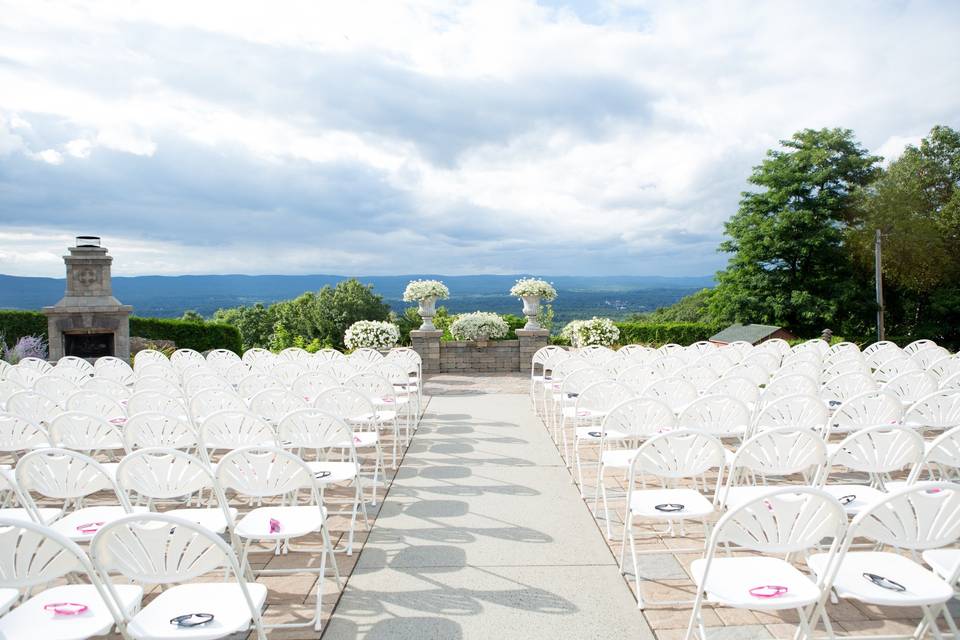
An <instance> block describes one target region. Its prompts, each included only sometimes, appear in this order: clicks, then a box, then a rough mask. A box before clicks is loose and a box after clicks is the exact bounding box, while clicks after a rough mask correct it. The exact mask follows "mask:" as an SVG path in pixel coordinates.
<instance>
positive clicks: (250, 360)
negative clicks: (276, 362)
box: [241, 347, 276, 367]
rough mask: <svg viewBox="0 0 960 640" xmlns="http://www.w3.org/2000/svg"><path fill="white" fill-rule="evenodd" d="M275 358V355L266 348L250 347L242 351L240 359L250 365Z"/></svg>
mask: <svg viewBox="0 0 960 640" xmlns="http://www.w3.org/2000/svg"><path fill="white" fill-rule="evenodd" d="M274 358H276V356H275V355H273V354H272V353H270V352H269V351H267V350H266V349H261V348H260V347H254V348H252V349H247V350H246V351H244V352H243V357H242V358H241V360H243V362H245V363H247V364H248V365H250V366H251V367H252V366H253V365H255V364H257V363H260V362H265V361H270V360H273V359H274Z"/></svg>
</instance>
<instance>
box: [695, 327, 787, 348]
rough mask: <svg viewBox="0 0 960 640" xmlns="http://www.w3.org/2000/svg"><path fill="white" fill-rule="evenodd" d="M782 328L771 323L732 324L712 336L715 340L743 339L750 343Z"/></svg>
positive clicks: (754, 342) (731, 340)
mask: <svg viewBox="0 0 960 640" xmlns="http://www.w3.org/2000/svg"><path fill="white" fill-rule="evenodd" d="M779 330H780V327H775V326H773V325H769V324H740V323H736V324H732V325H730V326H729V327H727V328H726V329H724V330H723V331H721V332H720V333H718V334H716V335H715V336H712V337H711V338H710V340H711V341H713V342H725V343H727V344H729V343H731V342H736V341H738V340H743V341H744V342H749V343H750V344H756V343H758V342H760V341H761V340H764V339H766V338H769V337H770V336H772V335H773V334H774V333H776V332H777V331H779Z"/></svg>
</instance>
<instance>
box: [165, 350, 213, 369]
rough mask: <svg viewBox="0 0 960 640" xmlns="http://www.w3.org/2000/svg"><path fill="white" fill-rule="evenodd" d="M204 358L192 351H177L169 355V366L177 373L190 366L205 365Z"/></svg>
mask: <svg viewBox="0 0 960 640" xmlns="http://www.w3.org/2000/svg"><path fill="white" fill-rule="evenodd" d="M206 363H207V360H206V358H204V357H203V355H202V354H200V353H199V352H198V351H196V350H194V349H177V350H176V351H174V352H173V353H172V354H170V364H171V365H172V366H173V368H174V369H176V370H177V371H183V370H184V369H187V368H188V367H191V366H196V365H198V364H199V365H205V364H206Z"/></svg>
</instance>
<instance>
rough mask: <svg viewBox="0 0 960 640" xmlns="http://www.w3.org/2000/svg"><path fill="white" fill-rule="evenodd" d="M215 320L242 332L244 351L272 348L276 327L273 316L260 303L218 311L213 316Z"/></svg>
mask: <svg viewBox="0 0 960 640" xmlns="http://www.w3.org/2000/svg"><path fill="white" fill-rule="evenodd" d="M213 320H214V321H215V322H225V323H227V324H231V325H233V326H235V327H236V328H237V329H238V330H239V331H240V339H241V341H242V342H243V348H244V350H246V349H252V348H253V347H260V348H263V349H266V348H268V347H269V346H270V337H271V335H272V334H273V325H274V320H273V314H272V313H271V312H270V309H268V308H267V307H265V306H263V304H262V303H259V302H258V303H256V304H255V305H252V306H249V307H247V306H240V307H231V308H229V309H217V311H216V312H215V313H214V314H213Z"/></svg>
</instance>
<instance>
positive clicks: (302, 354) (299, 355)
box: [277, 347, 310, 362]
mask: <svg viewBox="0 0 960 640" xmlns="http://www.w3.org/2000/svg"><path fill="white" fill-rule="evenodd" d="M277 358H278V359H279V360H286V361H288V362H304V361H306V360H309V359H310V353H309V352H308V351H307V350H306V349H302V348H300V347H287V348H286V349H284V350H283V351H281V352H280V353H278V354H277Z"/></svg>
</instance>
